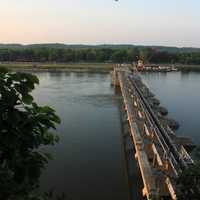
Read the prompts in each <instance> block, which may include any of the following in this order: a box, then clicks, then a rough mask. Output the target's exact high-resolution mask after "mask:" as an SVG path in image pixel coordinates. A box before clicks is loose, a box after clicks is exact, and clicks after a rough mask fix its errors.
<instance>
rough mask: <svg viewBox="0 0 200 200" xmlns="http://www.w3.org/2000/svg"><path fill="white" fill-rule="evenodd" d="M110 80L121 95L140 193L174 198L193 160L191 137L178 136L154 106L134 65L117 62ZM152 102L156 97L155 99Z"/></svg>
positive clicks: (150, 197) (156, 197)
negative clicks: (132, 66)
mask: <svg viewBox="0 0 200 200" xmlns="http://www.w3.org/2000/svg"><path fill="white" fill-rule="evenodd" d="M112 84H113V85H114V87H116V88H119V89H120V91H121V95H122V97H123V110H124V113H125V117H126V119H127V123H128V127H129V131H128V134H127V136H129V137H131V142H132V144H133V146H134V150H133V149H131V148H130V149H129V150H130V152H129V153H130V154H132V156H133V157H135V159H136V160H137V162H138V166H139V169H140V174H141V177H142V182H143V189H142V194H143V196H144V197H145V198H147V199H148V200H152V199H166V198H168V199H173V200H176V199H177V195H176V193H177V187H176V179H177V178H178V176H179V173H180V172H181V171H183V170H184V169H187V168H188V167H189V166H190V165H193V164H194V161H193V160H192V158H191V157H190V155H189V153H188V149H190V148H192V146H193V143H192V141H191V139H190V138H186V137H178V136H176V135H175V133H174V131H173V128H172V127H171V126H170V125H169V123H166V121H164V120H163V118H162V112H161V111H158V110H155V109H153V106H152V104H151V103H150V99H151V102H152V98H153V96H154V95H153V94H152V93H151V91H150V90H149V89H148V88H147V87H146V86H145V84H144V83H143V81H142V79H141V77H140V74H139V72H138V71H137V69H136V68H134V70H130V69H129V68H128V66H123V67H122V66H116V67H115V68H114V70H113V72H112ZM154 102H155V101H154Z"/></svg>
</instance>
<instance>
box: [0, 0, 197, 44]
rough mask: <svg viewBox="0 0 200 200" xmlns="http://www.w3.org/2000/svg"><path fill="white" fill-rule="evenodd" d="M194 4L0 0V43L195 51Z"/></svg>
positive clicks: (176, 0)
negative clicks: (114, 45)
mask: <svg viewBox="0 0 200 200" xmlns="http://www.w3.org/2000/svg"><path fill="white" fill-rule="evenodd" d="M199 10H200V0H120V1H119V2H115V1H114V0H0V43H47V42H48V43H54V42H60V43H70V44H72V43H76V44H77V43H79V44H80V43H82V44H102V43H130V44H144V45H172V46H196V47H200V11H199Z"/></svg>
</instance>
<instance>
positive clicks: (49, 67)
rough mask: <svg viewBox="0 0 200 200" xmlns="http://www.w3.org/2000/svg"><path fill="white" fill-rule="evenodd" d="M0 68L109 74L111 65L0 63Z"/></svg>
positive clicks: (112, 65)
mask: <svg viewBox="0 0 200 200" xmlns="http://www.w3.org/2000/svg"><path fill="white" fill-rule="evenodd" d="M0 67H6V68H8V69H10V70H15V71H32V72H43V71H44V72H45V71H47V72H48V71H49V72H66V71H67V72H69V71H70V72H110V71H111V70H112V69H113V67H114V64H113V63H34V62H0Z"/></svg>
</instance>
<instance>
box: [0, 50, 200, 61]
mask: <svg viewBox="0 0 200 200" xmlns="http://www.w3.org/2000/svg"><path fill="white" fill-rule="evenodd" d="M138 59H142V60H144V62H146V63H172V64H173V63H180V64H200V52H191V53H183V52H176V53H172V52H168V51H160V50H158V49H154V48H147V47H143V48H138V47H135V48H126V49H124V48H122V49H120V48H119V49H116V48H113V49H112V48H96V49H95V48H81V49H73V48H72V49H66V48H48V47H47V48H23V49H9V48H8V49H0V62H60V63H62V62H113V63H116V62H117V63H123V62H129V63H130V62H134V61H137V60H138Z"/></svg>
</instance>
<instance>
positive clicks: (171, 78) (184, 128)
mask: <svg viewBox="0 0 200 200" xmlns="http://www.w3.org/2000/svg"><path fill="white" fill-rule="evenodd" d="M143 79H144V80H145V81H146V83H147V84H148V86H149V87H150V89H151V90H152V91H153V92H154V94H156V96H157V98H158V99H160V100H161V102H162V105H164V106H165V107H166V108H167V109H168V111H169V116H170V117H172V118H174V119H175V120H177V121H178V122H179V123H180V129H179V130H178V131H177V134H179V135H183V136H189V137H191V138H192V139H193V141H194V142H195V143H196V144H198V145H200V73H199V72H170V73H146V74H144V75H143Z"/></svg>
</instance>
